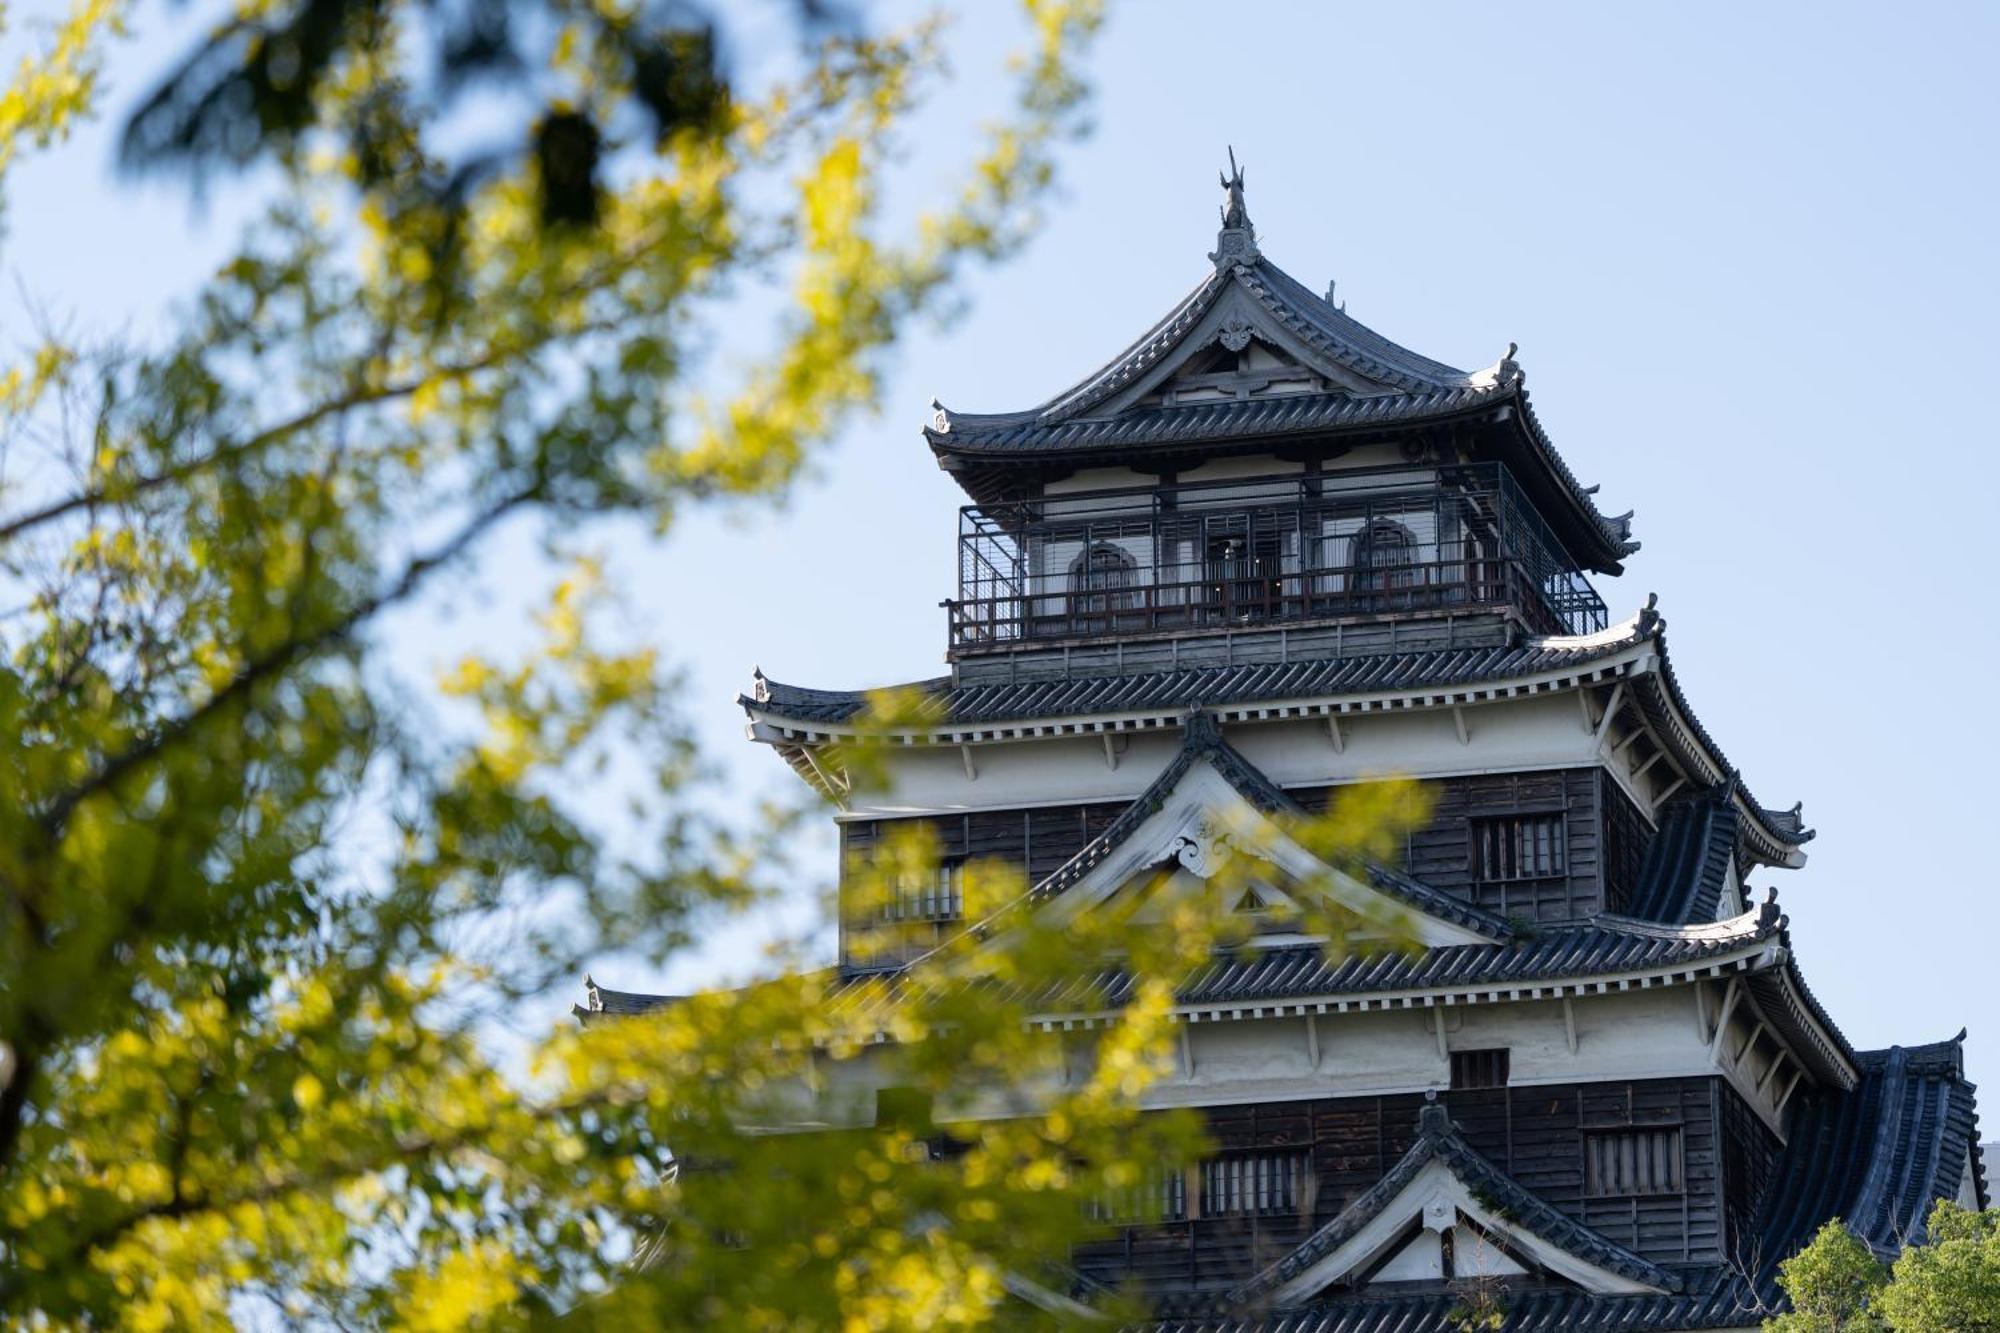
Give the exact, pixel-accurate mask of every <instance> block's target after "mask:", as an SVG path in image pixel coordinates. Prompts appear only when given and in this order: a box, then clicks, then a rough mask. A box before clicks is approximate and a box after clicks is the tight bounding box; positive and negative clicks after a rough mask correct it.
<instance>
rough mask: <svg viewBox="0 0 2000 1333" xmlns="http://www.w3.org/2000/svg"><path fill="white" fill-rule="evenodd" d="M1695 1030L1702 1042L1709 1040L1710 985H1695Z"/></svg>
mask: <svg viewBox="0 0 2000 1333" xmlns="http://www.w3.org/2000/svg"><path fill="white" fill-rule="evenodd" d="M1693 989H1694V1030H1695V1032H1696V1034H1697V1035H1699V1036H1700V1038H1701V1040H1703V1041H1707V1040H1708V983H1707V982H1706V981H1697V982H1695V983H1694V987H1693Z"/></svg>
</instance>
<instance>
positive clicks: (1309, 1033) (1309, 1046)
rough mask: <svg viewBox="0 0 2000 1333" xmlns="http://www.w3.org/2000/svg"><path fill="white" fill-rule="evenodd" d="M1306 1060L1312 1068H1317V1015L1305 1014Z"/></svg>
mask: <svg viewBox="0 0 2000 1333" xmlns="http://www.w3.org/2000/svg"><path fill="white" fill-rule="evenodd" d="M1306 1060H1307V1062H1308V1063H1310V1064H1311V1065H1312V1067H1313V1068H1314V1069H1318V1068H1319V1015H1318V1014H1307V1015H1306Z"/></svg>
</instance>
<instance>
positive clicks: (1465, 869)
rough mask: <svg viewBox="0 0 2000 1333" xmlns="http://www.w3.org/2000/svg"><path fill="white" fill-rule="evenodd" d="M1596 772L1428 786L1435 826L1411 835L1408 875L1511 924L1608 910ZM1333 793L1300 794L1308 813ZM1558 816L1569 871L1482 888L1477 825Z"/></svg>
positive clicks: (1499, 776) (1484, 777)
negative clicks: (1475, 834) (1474, 847)
mask: <svg viewBox="0 0 2000 1333" xmlns="http://www.w3.org/2000/svg"><path fill="white" fill-rule="evenodd" d="M1602 774H1603V770H1601V769H1597V768H1567V769H1542V770H1538V771H1535V772H1529V773H1491V774H1480V775H1475V776H1468V777H1455V778H1439V779H1436V780H1435V781H1432V782H1430V783H1428V784H1426V785H1427V786H1429V788H1430V790H1431V792H1432V795H1433V797H1434V799H1435V801H1436V805H1435V807H1434V808H1433V811H1432V815H1431V821H1430V823H1429V824H1427V825H1426V826H1425V827H1423V828H1422V829H1419V830H1418V831H1417V832H1415V833H1413V834H1411V835H1410V838H1409V841H1408V844H1407V848H1406V854H1405V859H1404V868H1405V869H1406V870H1408V871H1409V872H1410V874H1412V875H1414V876H1416V877H1417V878H1418V879H1420V880H1422V881H1424V883H1426V884H1429V885H1431V886H1432V887H1434V888H1439V889H1443V890H1445V891H1446V892H1448V893H1455V894H1459V895H1461V896H1463V897H1465V898H1468V899H1470V900H1471V901H1473V902H1475V903H1477V904H1478V905H1479V906H1481V907H1484V908H1487V909H1489V910H1491V911H1494V912H1497V913H1499V914H1500V915H1502V916H1505V917H1517V918H1519V919H1521V920H1524V921H1559V920H1562V919H1564V918H1567V917H1576V916H1588V915H1590V914H1591V913H1592V912H1597V911H1601V910H1603V907H1604V883H1603V876H1602V871H1601V862H1602V858H1601V857H1600V855H1599V846H1600V836H1601V835H1600V828H1599V809H1600V806H1601V801H1600V799H1599V795H1600V791H1601V788H1600V779H1601V778H1602ZM1333 790H1334V789H1333V788H1331V787H1313V788H1302V789H1299V790H1297V791H1295V792H1293V795H1294V796H1296V797H1297V798H1298V799H1299V800H1300V802H1301V803H1302V804H1304V805H1306V807H1307V808H1308V809H1314V810H1317V809H1320V808H1323V807H1324V806H1325V804H1326V800H1327V797H1328V796H1329V795H1330V794H1331V793H1332V792H1333ZM1536 814H1560V815H1561V816H1562V817H1563V823H1564V838H1565V841H1564V859H1565V865H1564V870H1563V873H1562V874H1561V875H1560V876H1551V877H1549V878H1546V879H1535V880H1515V881H1511V882H1506V883H1493V884H1487V883H1481V882H1480V881H1479V878H1478V876H1477V874H1476V873H1475V867H1474V860H1473V855H1472V825H1473V821H1475V820H1479V819H1487V818H1496V817H1501V816H1506V815H1536Z"/></svg>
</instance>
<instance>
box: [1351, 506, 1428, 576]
mask: <svg viewBox="0 0 2000 1333" xmlns="http://www.w3.org/2000/svg"><path fill="white" fill-rule="evenodd" d="M1416 563H1417V539H1416V538H1415V537H1414V536H1412V535H1411V534H1410V530H1409V529H1408V528H1406V527H1404V526H1403V525H1402V524H1400V523H1393V522H1391V521H1389V520H1388V519H1386V518H1378V519H1373V520H1371V521H1370V522H1369V524H1368V526H1367V527H1365V528H1363V529H1362V530H1361V531H1360V532H1358V533H1356V534H1355V537H1354V586H1355V587H1356V588H1358V589H1360V590H1361V591H1363V592H1382V591H1384V590H1386V589H1390V588H1407V587H1410V586H1411V585H1413V584H1414V583H1415V582H1416V574H1417V571H1416Z"/></svg>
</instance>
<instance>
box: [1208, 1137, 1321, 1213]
mask: <svg viewBox="0 0 2000 1333" xmlns="http://www.w3.org/2000/svg"><path fill="white" fill-rule="evenodd" d="M1311 1186H1312V1155H1311V1154H1310V1153H1306V1152H1301V1151H1297V1150H1286V1151H1279V1152H1248V1153H1229V1154H1227V1155H1225V1156H1222V1157H1218V1158H1216V1159H1215V1160H1213V1161H1210V1162H1204V1163H1202V1167H1201V1211H1202V1215H1203V1216H1204V1217H1225V1216H1238V1217H1247V1216H1251V1215H1253V1214H1270V1213H1297V1212H1302V1211H1304V1209H1305V1208H1306V1207H1307V1206H1308V1204H1309V1203H1310V1200H1309V1199H1308V1197H1307V1195H1308V1191H1309V1190H1310V1189H1311Z"/></svg>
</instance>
